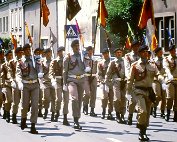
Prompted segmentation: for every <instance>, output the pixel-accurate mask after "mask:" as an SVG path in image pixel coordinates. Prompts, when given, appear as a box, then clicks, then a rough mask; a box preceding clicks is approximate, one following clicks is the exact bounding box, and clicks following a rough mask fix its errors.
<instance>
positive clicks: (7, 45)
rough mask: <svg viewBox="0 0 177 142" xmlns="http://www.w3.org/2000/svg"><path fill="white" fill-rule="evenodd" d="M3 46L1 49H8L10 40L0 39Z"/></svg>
mask: <svg viewBox="0 0 177 142" xmlns="http://www.w3.org/2000/svg"><path fill="white" fill-rule="evenodd" d="M2 40H3V42H4V44H3V48H4V49H8V48H9V44H10V43H11V42H10V41H11V39H10V38H2Z"/></svg>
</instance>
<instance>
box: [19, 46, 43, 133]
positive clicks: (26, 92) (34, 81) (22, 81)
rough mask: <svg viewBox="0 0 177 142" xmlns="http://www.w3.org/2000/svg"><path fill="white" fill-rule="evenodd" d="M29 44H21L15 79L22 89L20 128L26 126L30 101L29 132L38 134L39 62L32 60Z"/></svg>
mask: <svg viewBox="0 0 177 142" xmlns="http://www.w3.org/2000/svg"><path fill="white" fill-rule="evenodd" d="M30 48H32V47H30V45H29V44H25V45H24V46H23V50H24V55H25V57H24V59H22V60H21V62H18V63H17V69H16V71H17V73H16V80H17V81H18V82H17V84H18V88H19V90H23V93H22V110H21V129H22V130H24V129H25V128H27V125H26V120H27V112H28V108H29V104H30V102H31V118H30V121H31V131H30V132H31V133H32V134H38V131H37V130H36V127H35V124H36V123H37V117H38V102H39V82H38V76H40V77H41V75H40V72H41V71H40V64H38V63H37V62H35V63H34V62H33V61H34V60H33V59H32V56H31V49H30Z"/></svg>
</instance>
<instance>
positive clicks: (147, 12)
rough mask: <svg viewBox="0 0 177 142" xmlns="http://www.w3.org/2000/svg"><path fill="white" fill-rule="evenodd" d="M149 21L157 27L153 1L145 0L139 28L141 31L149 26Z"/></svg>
mask: <svg viewBox="0 0 177 142" xmlns="http://www.w3.org/2000/svg"><path fill="white" fill-rule="evenodd" d="M149 19H151V22H152V25H154V26H155V19H154V8H153V3H152V0H144V3H143V7H142V10H141V15H140V19H139V23H138V27H139V28H140V29H144V28H145V27H146V26H147V21H148V20H149Z"/></svg>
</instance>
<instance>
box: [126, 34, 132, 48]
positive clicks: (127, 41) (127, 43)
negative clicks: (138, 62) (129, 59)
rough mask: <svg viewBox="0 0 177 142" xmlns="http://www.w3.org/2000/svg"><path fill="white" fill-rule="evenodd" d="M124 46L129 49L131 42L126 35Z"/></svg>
mask: <svg viewBox="0 0 177 142" xmlns="http://www.w3.org/2000/svg"><path fill="white" fill-rule="evenodd" d="M125 48H127V49H131V42H130V38H129V36H127V38H126V41H125Z"/></svg>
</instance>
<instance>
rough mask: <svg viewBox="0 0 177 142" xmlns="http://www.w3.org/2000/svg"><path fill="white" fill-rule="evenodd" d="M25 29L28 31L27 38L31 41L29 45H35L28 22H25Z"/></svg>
mask: <svg viewBox="0 0 177 142" xmlns="http://www.w3.org/2000/svg"><path fill="white" fill-rule="evenodd" d="M25 29H26V35H27V37H28V39H29V43H31V44H33V40H32V37H31V34H30V31H29V28H28V24H27V23H26V22H25Z"/></svg>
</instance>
